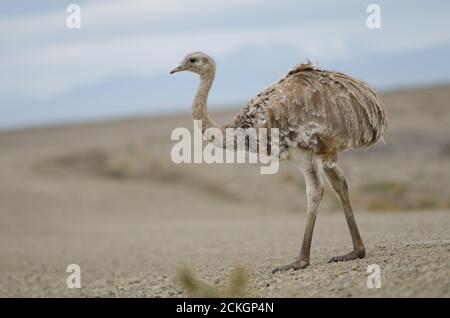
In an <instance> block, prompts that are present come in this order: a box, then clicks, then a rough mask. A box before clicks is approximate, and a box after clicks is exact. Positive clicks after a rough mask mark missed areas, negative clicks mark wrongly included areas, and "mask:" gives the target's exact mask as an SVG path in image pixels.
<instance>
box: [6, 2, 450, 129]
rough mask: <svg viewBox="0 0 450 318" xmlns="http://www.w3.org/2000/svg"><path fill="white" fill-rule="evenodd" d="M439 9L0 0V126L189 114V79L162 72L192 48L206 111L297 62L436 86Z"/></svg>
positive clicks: (442, 63)
mask: <svg viewBox="0 0 450 318" xmlns="http://www.w3.org/2000/svg"><path fill="white" fill-rule="evenodd" d="M372 3H373V4H377V5H379V8H380V17H381V27H380V28H372V29H371V28H368V27H367V24H366V20H367V18H368V16H369V15H370V13H368V12H367V7H368V5H370V4H372ZM70 4H77V5H79V7H80V9H81V27H80V28H79V29H78V28H72V29H71V28H68V27H67V25H66V20H67V17H68V16H69V15H70V13H68V12H67V7H68V6H69V5H70ZM449 15H450V2H449V1H445V0H442V1H438V0H431V1H414V0H412V1H389V0H387V1H374V0H371V1H362V0H343V1H328V0H315V1H302V0H293V1H283V0H281V1H280V0H266V1H256V0H226V1H210V0H209V1H208V0H190V1H186V0H152V1H150V0H146V1H143V0H135V1H131V0H127V1H125V0H123V1H122V0H121V1H118V0H109V1H97V0H90V1H76V0H71V1H61V0H60V1H55V0H53V1H51V0H40V1H24V0H3V1H1V2H0V129H8V128H16V127H28V126H39V125H47V124H59V123H65V122H77V121H85V120H103V119H108V118H115V117H121V116H144V115H152V114H167V113H174V112H189V111H190V107H191V103H192V99H193V96H194V93H195V90H196V87H197V85H198V82H199V80H198V77H197V76H196V75H194V74H189V73H177V74H176V75H172V76H171V75H169V71H170V70H171V69H173V68H174V67H175V66H177V64H178V63H179V62H180V61H181V60H182V59H183V57H184V56H185V55H187V54H188V53H190V52H193V51H203V52H205V53H207V54H209V55H211V56H212V57H213V58H214V59H215V61H216V63H217V72H216V80H215V83H214V85H213V88H212V91H211V93H210V98H209V102H210V105H211V108H213V109H214V108H216V109H217V108H223V107H231V106H234V107H236V106H238V105H241V104H244V103H245V102H246V101H247V100H249V99H250V98H252V97H253V96H254V95H256V94H257V93H258V92H259V91H260V90H261V89H263V88H264V87H266V86H267V85H269V84H271V83H273V82H274V81H276V80H277V79H279V78H280V77H281V76H283V75H284V74H285V73H286V72H287V70H288V69H289V68H291V67H292V66H294V65H296V64H298V63H302V62H305V61H306V60H307V59H309V60H310V61H311V62H313V63H314V64H317V65H319V66H320V67H323V68H327V69H333V70H338V71H341V72H344V73H347V74H349V75H352V76H355V77H357V78H359V79H362V80H364V81H366V82H368V83H369V84H370V85H372V86H373V87H375V88H376V89H377V90H392V89H396V88H403V87H410V86H421V85H432V84H436V83H448V82H450V62H449V56H450V19H449V18H448V17H449Z"/></svg>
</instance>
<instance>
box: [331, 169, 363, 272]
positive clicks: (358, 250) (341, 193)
mask: <svg viewBox="0 0 450 318" xmlns="http://www.w3.org/2000/svg"><path fill="white" fill-rule="evenodd" d="M322 169H323V172H324V173H325V175H326V177H327V179H328V181H329V183H330V186H331V188H333V190H334V192H336V194H337V196H338V199H339V201H340V202H341V205H342V208H343V210H344V213H345V218H346V220H347V224H348V227H349V229H350V235H351V236H352V242H353V251H352V252H350V253H348V254H345V255H341V256H335V257H333V258H331V259H330V261H329V262H330V263H331V262H341V261H349V260H353V259H357V258H363V257H364V256H365V255H366V250H365V248H364V244H363V242H362V239H361V236H360V235H359V231H358V227H357V225H356V221H355V217H354V216H353V210H352V207H351V205H350V199H349V196H348V187H347V182H346V181H345V177H344V173H343V172H342V170H341V169H340V168H339V167H338V166H337V165H336V164H334V165H333V166H332V167H330V166H328V165H326V164H324V165H323V167H322Z"/></svg>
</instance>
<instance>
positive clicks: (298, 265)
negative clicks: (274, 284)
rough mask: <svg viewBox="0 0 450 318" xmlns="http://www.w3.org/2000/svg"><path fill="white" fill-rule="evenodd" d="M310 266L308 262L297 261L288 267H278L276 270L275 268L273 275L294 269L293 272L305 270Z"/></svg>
mask: <svg viewBox="0 0 450 318" xmlns="http://www.w3.org/2000/svg"><path fill="white" fill-rule="evenodd" d="M308 265H309V262H307V261H301V260H296V261H294V262H292V263H290V264H287V265H283V266H277V267H276V268H274V269H273V270H272V274H275V273H276V272H285V271H288V270H291V269H293V270H298V269H303V268H305V267H307V266H308Z"/></svg>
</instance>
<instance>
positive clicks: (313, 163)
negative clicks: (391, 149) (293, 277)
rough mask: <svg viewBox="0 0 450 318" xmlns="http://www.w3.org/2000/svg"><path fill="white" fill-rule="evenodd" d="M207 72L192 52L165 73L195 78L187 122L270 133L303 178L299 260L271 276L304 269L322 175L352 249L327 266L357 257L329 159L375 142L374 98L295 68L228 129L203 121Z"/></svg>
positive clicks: (378, 111) (210, 68)
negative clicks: (337, 205)
mask: <svg viewBox="0 0 450 318" xmlns="http://www.w3.org/2000/svg"><path fill="white" fill-rule="evenodd" d="M215 70H216V68H215V63H214V61H213V59H212V58H210V57H209V56H208V55H206V54H204V53H200V52H195V53H191V54H189V55H188V56H186V58H185V59H184V60H183V62H182V63H181V64H180V66H178V67H177V68H175V69H174V70H173V71H172V72H171V73H175V72H179V71H191V72H194V73H197V74H199V75H200V78H201V83H200V86H199V88H198V90H197V94H196V96H195V99H194V102H193V104H192V117H193V118H194V119H195V120H201V122H202V127H203V132H205V131H207V129H208V128H217V129H219V130H221V131H222V132H224V130H225V129H226V128H243V129H244V130H245V129H249V128H263V127H265V128H269V129H272V128H278V129H279V135H280V142H279V145H280V158H281V159H287V160H289V161H290V162H292V163H294V164H295V165H296V166H297V167H298V168H299V170H300V171H301V172H302V173H303V175H304V177H305V181H306V196H307V199H308V211H307V218H306V229H305V234H304V238H303V243H302V247H301V250H300V255H299V256H298V258H297V259H296V260H295V261H294V262H292V263H290V264H288V265H285V266H281V267H277V268H275V269H274V272H276V271H282V270H289V269H300V268H305V267H306V266H308V265H309V260H310V248H311V241H312V234H313V231H314V224H315V220H316V215H317V211H318V208H319V204H320V201H321V200H322V195H323V181H322V177H321V176H322V174H323V175H324V176H325V177H326V179H327V180H328V183H329V184H330V186H331V188H332V189H333V190H334V191H335V192H336V195H337V196H338V199H339V201H340V202H341V205H342V208H343V210H344V213H345V217H346V220H347V224H348V227H349V230H350V234H351V237H352V243H353V251H352V252H350V253H348V254H345V255H341V256H336V257H333V258H332V259H331V260H330V261H331V262H336V261H347V260H352V259H356V258H362V257H364V256H365V248H364V244H363V242H362V239H361V236H360V234H359V231H358V227H357V226H356V221H355V218H354V216H353V210H352V207H351V205H350V200H349V195H348V187H347V183H346V181H345V177H344V173H343V172H342V170H341V169H340V168H339V166H338V165H337V163H336V161H337V154H338V152H339V151H342V150H344V149H347V148H355V149H358V148H367V147H370V146H371V145H373V144H375V143H376V142H378V141H379V140H380V139H381V138H382V137H383V133H384V132H385V130H386V126H387V118H386V114H385V111H384V108H383V106H382V103H381V101H380V99H379V98H378V96H377V95H376V94H375V92H374V91H373V90H372V89H371V88H370V87H369V86H368V85H367V84H365V83H364V82H361V81H359V80H356V79H354V78H351V77H349V76H347V75H345V74H342V73H338V72H331V71H327V70H322V69H319V68H316V67H314V66H312V65H311V64H309V63H308V64H301V65H298V66H296V67H294V68H293V69H291V70H290V71H289V72H288V73H287V74H286V76H284V77H283V78H281V79H280V80H279V81H278V82H276V83H275V84H273V85H270V86H269V87H267V88H266V89H264V90H263V91H261V92H260V93H259V94H258V95H257V96H255V97H254V98H253V99H252V100H250V101H249V102H248V103H247V104H246V105H245V106H244V107H243V108H242V109H241V111H240V112H239V113H238V114H237V116H236V117H235V118H234V119H233V120H232V121H231V122H230V123H228V124H225V125H221V126H219V125H217V124H216V123H215V122H214V121H213V120H212V119H211V118H210V117H209V115H208V109H207V100H208V93H209V90H210V88H211V85H212V83H213V81H214V76H215ZM273 131H274V130H273ZM223 135H224V136H225V134H223ZM208 140H210V139H208ZM214 140H215V139H214ZM219 146H225V143H221V144H219Z"/></svg>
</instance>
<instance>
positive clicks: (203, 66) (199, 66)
mask: <svg viewBox="0 0 450 318" xmlns="http://www.w3.org/2000/svg"><path fill="white" fill-rule="evenodd" d="M215 69H216V64H215V63H214V60H213V59H212V58H211V57H209V56H208V55H206V54H205V53H202V52H194V53H191V54H188V55H187V56H186V57H185V58H184V59H183V61H182V62H181V63H180V65H179V66H178V67H176V68H174V69H173V70H172V71H171V72H170V74H173V73H177V72H181V71H189V72H193V73H197V74H199V75H200V76H205V75H211V74H212V75H214V72H215Z"/></svg>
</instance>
